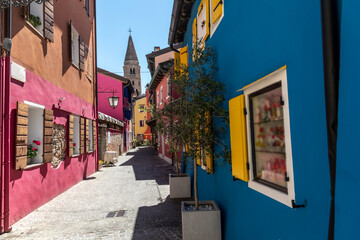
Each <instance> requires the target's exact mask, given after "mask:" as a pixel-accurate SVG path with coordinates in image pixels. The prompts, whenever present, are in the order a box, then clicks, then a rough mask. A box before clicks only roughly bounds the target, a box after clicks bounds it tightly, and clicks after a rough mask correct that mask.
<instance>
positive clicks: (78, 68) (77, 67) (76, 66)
mask: <svg viewBox="0 0 360 240" xmlns="http://www.w3.org/2000/svg"><path fill="white" fill-rule="evenodd" d="M71 65H73V67H75V68H76V69H77V70H80V67H79V66H78V65H76V64H75V63H74V62H73V61H71Z"/></svg>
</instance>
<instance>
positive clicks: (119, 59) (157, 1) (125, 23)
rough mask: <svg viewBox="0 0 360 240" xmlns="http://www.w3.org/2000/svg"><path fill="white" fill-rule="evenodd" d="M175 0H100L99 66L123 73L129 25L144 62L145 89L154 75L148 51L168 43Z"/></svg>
mask: <svg viewBox="0 0 360 240" xmlns="http://www.w3.org/2000/svg"><path fill="white" fill-rule="evenodd" d="M172 6H173V1H172V0H130V1H126V0H120V1H119V0H98V1H96V11H97V13H96V14H97V53H98V67H100V68H103V69H106V70H108V71H110V72H114V73H116V74H118V75H121V76H123V65H124V59H125V53H126V47H127V42H128V38H129V32H128V31H129V28H131V30H132V33H131V35H132V37H133V41H134V44H135V49H136V53H137V56H138V59H139V62H140V66H141V72H142V73H141V85H142V92H143V93H144V92H145V85H146V83H148V82H150V79H151V76H150V73H149V70H148V68H147V62H146V57H145V55H146V54H148V53H151V52H152V51H153V50H154V46H160V47H161V48H165V47H168V44H167V43H168V36H169V28H170V20H171V12H172Z"/></svg>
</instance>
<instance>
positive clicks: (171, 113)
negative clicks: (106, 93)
mask: <svg viewBox="0 0 360 240" xmlns="http://www.w3.org/2000/svg"><path fill="white" fill-rule="evenodd" d="M174 77H176V78H179V77H180V76H178V75H175V74H172V76H171V79H170V81H171V83H172V84H171V86H174V87H171V88H172V89H173V88H174V89H176V84H177V83H175V81H174ZM172 89H170V92H173V91H172ZM179 90H181V89H180V88H179ZM178 100H179V99H174V97H173V94H170V101H169V102H164V106H163V108H162V109H160V110H159V109H157V108H156V107H154V105H150V108H149V109H148V110H149V111H150V113H151V118H152V119H154V120H156V125H155V131H156V132H160V133H161V134H162V135H165V136H168V137H167V138H166V143H167V145H168V152H169V154H171V155H172V160H173V164H174V165H175V168H176V174H169V187H170V198H191V183H190V176H189V174H185V173H180V160H181V157H180V156H181V152H182V139H183V138H184V136H182V134H183V131H182V127H184V126H183V124H182V123H183V121H182V120H181V117H182V113H183V106H182V105H180V104H178V103H180V102H179V101H178Z"/></svg>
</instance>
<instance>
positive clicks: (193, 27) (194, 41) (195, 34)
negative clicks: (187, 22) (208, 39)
mask: <svg viewBox="0 0 360 240" xmlns="http://www.w3.org/2000/svg"><path fill="white" fill-rule="evenodd" d="M196 24H197V22H196V18H195V19H194V22H193V25H192V39H193V48H194V49H195V46H196V44H197V29H196Z"/></svg>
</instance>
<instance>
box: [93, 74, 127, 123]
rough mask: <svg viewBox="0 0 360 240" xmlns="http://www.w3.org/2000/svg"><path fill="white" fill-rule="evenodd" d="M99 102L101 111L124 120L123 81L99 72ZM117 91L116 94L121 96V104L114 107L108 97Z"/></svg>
mask: <svg viewBox="0 0 360 240" xmlns="http://www.w3.org/2000/svg"><path fill="white" fill-rule="evenodd" d="M97 76H98V102H99V103H98V104H99V112H102V113H105V114H106V115H109V116H111V117H113V118H116V119H118V120H120V121H123V120H124V111H123V83H122V82H121V81H120V80H116V79H114V78H111V77H108V76H106V75H103V74H100V73H98V75H97ZM113 90H114V91H115V94H114V95H115V96H116V97H119V98H120V99H119V105H118V106H117V107H116V108H115V109H113V108H112V107H110V105H109V100H108V98H109V97H111V96H112V95H113V94H112V92H113ZM101 92H111V93H101Z"/></svg>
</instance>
